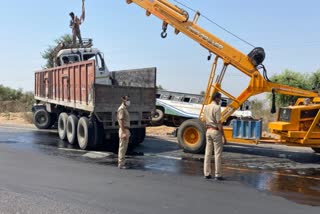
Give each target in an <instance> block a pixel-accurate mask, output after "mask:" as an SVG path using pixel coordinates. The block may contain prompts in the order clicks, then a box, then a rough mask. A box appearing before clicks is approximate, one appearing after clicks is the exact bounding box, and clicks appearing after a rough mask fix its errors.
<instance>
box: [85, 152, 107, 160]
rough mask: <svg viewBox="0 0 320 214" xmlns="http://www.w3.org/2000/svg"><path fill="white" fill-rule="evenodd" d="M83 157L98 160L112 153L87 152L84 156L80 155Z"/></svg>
mask: <svg viewBox="0 0 320 214" xmlns="http://www.w3.org/2000/svg"><path fill="white" fill-rule="evenodd" d="M82 156H83V157H88V158H92V159H98V158H106V157H110V156H112V153H106V152H87V153H86V154H84V155H82Z"/></svg>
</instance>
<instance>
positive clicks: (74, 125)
mask: <svg viewBox="0 0 320 214" xmlns="http://www.w3.org/2000/svg"><path fill="white" fill-rule="evenodd" d="M78 121H79V120H78V118H77V117H76V116H75V115H73V114H71V115H69V117H68V120H67V138H68V142H69V143H70V144H71V145H73V144H74V143H76V142H77V129H78Z"/></svg>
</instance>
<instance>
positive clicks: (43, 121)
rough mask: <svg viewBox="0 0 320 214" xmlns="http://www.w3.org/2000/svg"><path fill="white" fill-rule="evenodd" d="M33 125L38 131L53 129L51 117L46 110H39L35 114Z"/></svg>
mask: <svg viewBox="0 0 320 214" xmlns="http://www.w3.org/2000/svg"><path fill="white" fill-rule="evenodd" d="M32 122H33V124H34V125H35V126H36V127H37V128H38V129H49V128H50V127H51V115H50V113H49V112H47V111H46V110H45V109H43V108H42V109H38V110H36V111H35V112H34V113H33V117H32Z"/></svg>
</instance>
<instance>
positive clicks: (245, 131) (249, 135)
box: [232, 119, 262, 140]
mask: <svg viewBox="0 0 320 214" xmlns="http://www.w3.org/2000/svg"><path fill="white" fill-rule="evenodd" d="M261 133H262V120H252V119H250V120H249V119H247V120H245V119H235V120H233V121H232V137H233V138H241V139H250V140H259V139H260V138H261Z"/></svg>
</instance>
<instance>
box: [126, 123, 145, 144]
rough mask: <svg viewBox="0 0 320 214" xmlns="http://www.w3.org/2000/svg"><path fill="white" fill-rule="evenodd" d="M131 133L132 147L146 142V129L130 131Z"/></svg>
mask: <svg viewBox="0 0 320 214" xmlns="http://www.w3.org/2000/svg"><path fill="white" fill-rule="evenodd" d="M130 133H131V137H130V142H129V145H131V147H132V146H137V145H139V144H140V143H142V142H143V141H144V138H145V137H146V128H145V127H143V128H133V129H130Z"/></svg>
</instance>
